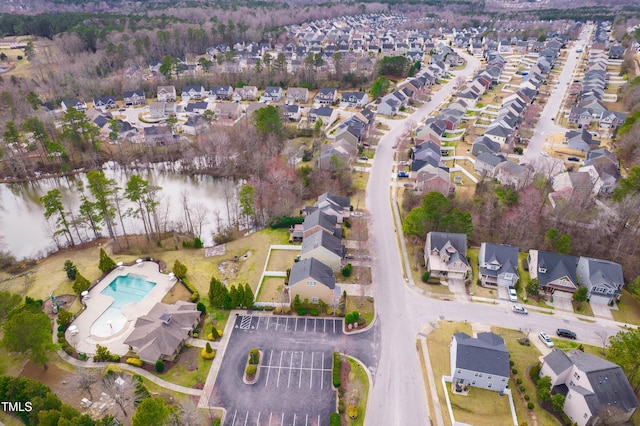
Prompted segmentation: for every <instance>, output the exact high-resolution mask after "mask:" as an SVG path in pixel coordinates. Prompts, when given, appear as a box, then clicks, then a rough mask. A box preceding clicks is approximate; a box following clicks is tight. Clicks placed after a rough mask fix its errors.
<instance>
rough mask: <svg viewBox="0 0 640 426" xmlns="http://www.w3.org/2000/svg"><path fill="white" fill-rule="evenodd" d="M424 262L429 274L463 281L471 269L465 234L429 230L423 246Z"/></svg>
mask: <svg viewBox="0 0 640 426" xmlns="http://www.w3.org/2000/svg"><path fill="white" fill-rule="evenodd" d="M424 263H425V265H426V267H427V269H428V271H429V272H430V273H431V276H434V277H439V278H440V279H441V280H445V281H447V282H448V281H449V280H462V281H464V280H465V279H466V278H467V275H468V274H469V271H471V265H469V261H468V260H467V235H466V234H455V233H449V232H429V233H428V234H427V241H426V244H425V246H424Z"/></svg>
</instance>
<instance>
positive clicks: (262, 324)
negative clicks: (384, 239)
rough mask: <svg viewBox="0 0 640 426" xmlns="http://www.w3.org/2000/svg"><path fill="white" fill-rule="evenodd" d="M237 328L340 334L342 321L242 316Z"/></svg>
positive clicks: (277, 331)
mask: <svg viewBox="0 0 640 426" xmlns="http://www.w3.org/2000/svg"><path fill="white" fill-rule="evenodd" d="M235 328H237V329H239V330H247V331H253V330H255V331H267V332H273V333H322V334H340V333H342V319H338V318H314V317H286V316H275V315H274V316H256V315H241V316H239V317H238V318H236V323H235Z"/></svg>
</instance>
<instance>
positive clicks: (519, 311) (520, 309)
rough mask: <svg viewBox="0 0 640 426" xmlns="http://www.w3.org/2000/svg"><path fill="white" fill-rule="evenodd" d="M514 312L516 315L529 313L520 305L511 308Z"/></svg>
mask: <svg viewBox="0 0 640 426" xmlns="http://www.w3.org/2000/svg"><path fill="white" fill-rule="evenodd" d="M511 309H512V310H513V312H515V313H516V314H523V315H527V314H528V313H529V311H527V308H525V307H524V306H520V305H515V306H514V307H513V308H511Z"/></svg>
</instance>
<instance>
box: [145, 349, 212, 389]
mask: <svg viewBox="0 0 640 426" xmlns="http://www.w3.org/2000/svg"><path fill="white" fill-rule="evenodd" d="M201 350H202V348H197V347H195V346H194V347H191V348H187V349H186V350H185V351H184V352H182V353H181V354H180V356H179V357H178V362H177V363H176V364H175V365H174V366H173V367H171V368H169V369H168V370H165V371H164V372H162V373H157V372H155V371H153V374H155V375H156V376H158V377H160V378H161V379H163V380H166V381H167V382H171V383H175V384H177V385H181V386H186V387H189V388H190V387H193V386H194V385H195V384H196V383H199V382H204V381H206V380H207V374H209V368H211V362H212V360H205V359H203V358H202V357H201V356H200V351H201Z"/></svg>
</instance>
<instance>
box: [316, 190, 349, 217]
mask: <svg viewBox="0 0 640 426" xmlns="http://www.w3.org/2000/svg"><path fill="white" fill-rule="evenodd" d="M315 207H317V208H318V209H320V210H322V211H323V212H325V213H326V214H329V215H331V216H335V217H336V219H337V222H338V223H342V221H343V219H344V218H347V217H349V215H350V210H351V198H349V197H341V196H338V195H334V194H332V193H331V192H325V193H324V194H321V195H319V196H318V201H316V203H315Z"/></svg>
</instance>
